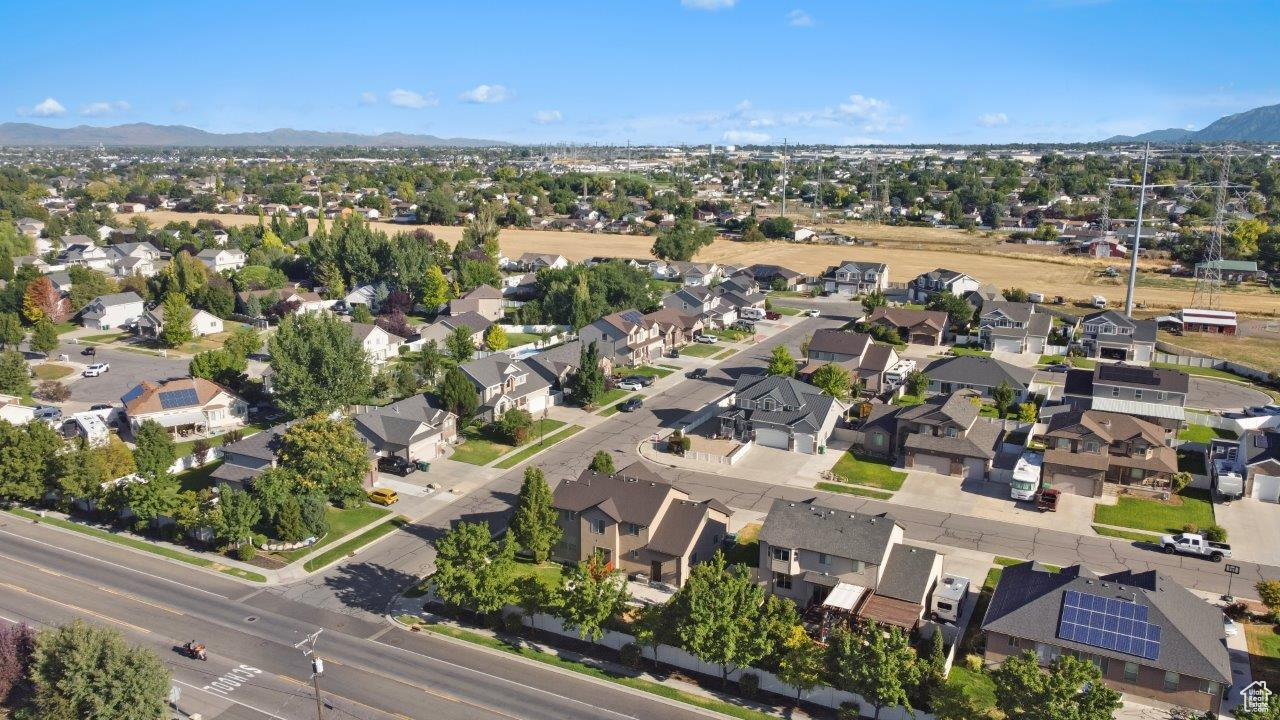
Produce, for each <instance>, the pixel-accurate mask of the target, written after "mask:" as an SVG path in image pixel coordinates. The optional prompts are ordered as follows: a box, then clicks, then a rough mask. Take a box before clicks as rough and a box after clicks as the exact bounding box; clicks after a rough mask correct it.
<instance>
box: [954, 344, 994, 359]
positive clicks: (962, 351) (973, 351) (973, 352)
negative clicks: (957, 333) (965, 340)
mask: <svg viewBox="0 0 1280 720" xmlns="http://www.w3.org/2000/svg"><path fill="white" fill-rule="evenodd" d="M950 353H951V354H952V355H955V356H957V357H963V356H965V355H970V356H973V357H991V351H990V350H980V349H978V348H969V347H960V346H958V345H957V346H956V347H953V348H951V350H950Z"/></svg>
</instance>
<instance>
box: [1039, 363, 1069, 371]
mask: <svg viewBox="0 0 1280 720" xmlns="http://www.w3.org/2000/svg"><path fill="white" fill-rule="evenodd" d="M1070 369H1071V366H1070V365H1068V364H1066V363H1054V364H1052V365H1049V366H1047V367H1045V369H1044V371H1045V372H1051V373H1064V372H1066V371H1068V370H1070Z"/></svg>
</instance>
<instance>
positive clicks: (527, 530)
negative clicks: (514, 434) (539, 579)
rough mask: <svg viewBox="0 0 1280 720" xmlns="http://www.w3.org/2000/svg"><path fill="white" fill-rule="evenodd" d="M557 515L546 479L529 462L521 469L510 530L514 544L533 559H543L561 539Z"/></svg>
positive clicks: (536, 560)
mask: <svg viewBox="0 0 1280 720" xmlns="http://www.w3.org/2000/svg"><path fill="white" fill-rule="evenodd" d="M556 517H557V512H556V509H555V508H554V507H552V506H551V487H550V486H549V485H547V478H546V476H545V475H544V474H543V472H542V469H541V468H538V467H535V466H532V465H530V466H529V467H527V468H525V470H524V482H523V483H522V484H521V485H520V495H519V496H518V497H517V498H516V511H515V514H514V515H512V517H511V525H510V529H511V536H512V537H513V538H515V541H516V544H518V545H519V546H520V547H521V548H523V549H524V550H525V551H527V552H528V553H529V554H531V555H533V559H534V562H539V563H541V562H546V560H547V557H548V556H549V555H550V554H551V548H552V547H554V546H555V544H556V543H557V542H559V541H560V535H561V530H560V526H559V525H558V524H557V523H556Z"/></svg>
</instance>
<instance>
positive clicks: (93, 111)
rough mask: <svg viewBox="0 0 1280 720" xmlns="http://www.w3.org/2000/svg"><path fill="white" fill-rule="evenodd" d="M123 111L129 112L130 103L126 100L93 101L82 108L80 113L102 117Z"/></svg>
mask: <svg viewBox="0 0 1280 720" xmlns="http://www.w3.org/2000/svg"><path fill="white" fill-rule="evenodd" d="M122 112H129V103H127V102H125V101H124V100H108V101H102V102H91V103H89V104H88V105H85V106H84V107H82V108H80V114H81V115H87V116H88V117H102V116H104V115H114V114H115V113H122Z"/></svg>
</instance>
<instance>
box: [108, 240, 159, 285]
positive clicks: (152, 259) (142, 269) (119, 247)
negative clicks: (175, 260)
mask: <svg viewBox="0 0 1280 720" xmlns="http://www.w3.org/2000/svg"><path fill="white" fill-rule="evenodd" d="M106 252H107V255H108V256H109V257H110V258H111V271H110V272H112V274H114V275H115V276H116V277H121V278H123V277H129V276H130V275H141V276H142V277H152V276H154V275H155V274H156V273H158V272H160V270H161V264H162V263H163V261H164V259H165V258H166V257H167V254H166V253H163V252H161V251H160V250H158V249H157V248H156V246H155V245H152V244H151V243H149V242H126V243H116V244H115V245H108V246H107V248H106Z"/></svg>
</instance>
